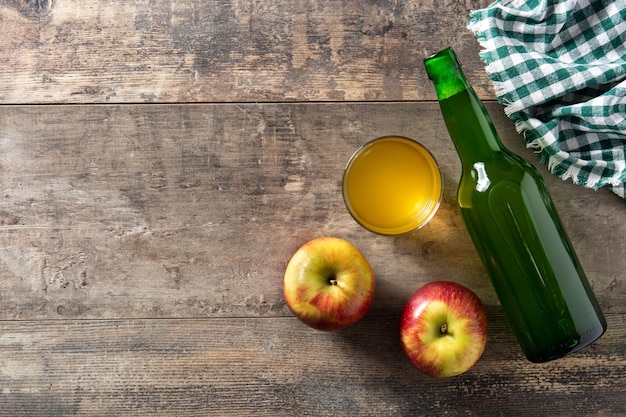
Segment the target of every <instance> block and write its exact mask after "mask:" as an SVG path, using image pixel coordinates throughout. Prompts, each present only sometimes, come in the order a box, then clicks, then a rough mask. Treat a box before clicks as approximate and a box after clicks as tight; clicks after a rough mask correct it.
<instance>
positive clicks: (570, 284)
mask: <svg viewBox="0 0 626 417" xmlns="http://www.w3.org/2000/svg"><path fill="white" fill-rule="evenodd" d="M446 54H453V52H451V51H447V52H446ZM444 58H446V59H447V58H448V57H446V56H445V54H444ZM451 58H455V57H454V56H453V55H451ZM439 63H440V64H441V65H443V64H444V62H439ZM448 64H449V65H451V66H452V67H454V69H453V71H454V73H455V76H456V77H458V78H459V80H455V81H454V83H455V85H453V87H452V89H450V88H448V89H447V90H446V91H445V93H444V94H439V97H440V107H441V110H442V114H443V116H444V119H445V121H446V126H447V128H448V131H449V133H450V136H451V138H452V139H453V142H454V144H455V147H456V149H457V152H458V153H459V156H460V158H461V161H462V167H463V171H462V174H461V181H460V183H459V189H458V195H457V196H458V203H459V207H460V210H461V214H462V217H463V220H464V222H465V224H466V226H467V229H468V231H469V234H470V236H471V238H472V241H473V243H474V246H475V247H476V250H477V252H478V254H479V256H480V258H481V261H482V263H483V265H484V267H485V269H486V270H487V273H488V276H489V278H490V280H491V282H492V284H493V286H494V289H495V291H496V293H497V295H498V298H499V300H500V303H501V305H502V308H503V309H504V311H505V313H506V315H507V317H508V319H509V322H510V323H511V326H512V327H513V330H514V332H515V335H516V337H517V339H518V341H519V343H520V345H521V347H522V350H523V351H524V354H525V355H526V357H527V358H528V359H529V360H530V361H533V362H545V361H548V360H552V359H556V358H559V357H561V356H563V355H565V354H567V353H570V352H573V351H576V350H578V349H580V348H582V347H584V346H587V345H588V344H590V343H591V342H593V341H594V340H596V339H597V338H598V337H600V336H601V335H602V334H603V333H604V331H605V330H606V322H605V320H604V317H603V315H602V312H601V310H600V308H599V306H598V303H597V301H596V299H595V296H594V295H593V292H592V290H591V288H590V286H589V283H588V280H587V278H586V276H585V273H584V271H583V269H582V267H581V265H580V262H579V260H578V258H577V256H576V254H575V252H574V250H573V248H572V245H571V243H570V241H569V238H568V237H567V234H566V232H565V230H564V228H563V225H562V223H561V221H560V220H559V217H558V214H557V212H556V209H555V207H554V204H553V202H552V199H551V198H550V196H549V194H548V191H547V189H546V187H545V184H544V183H543V179H542V178H541V176H540V174H539V173H538V172H537V170H536V169H535V168H534V167H533V166H532V165H531V164H529V163H528V162H526V161H524V160H523V159H522V158H520V157H518V156H517V155H515V154H513V153H511V152H510V151H508V150H507V149H506V148H504V147H503V146H502V144H501V143H500V141H499V138H498V136H497V133H496V132H495V129H494V128H493V125H492V123H491V120H490V118H489V116H488V114H487V112H486V111H485V109H484V107H483V106H482V103H481V102H480V100H479V99H478V98H477V96H476V94H475V93H474V91H473V90H472V88H471V86H470V85H469V84H468V83H467V81H466V80H465V79H464V76H463V74H462V72H461V71H460V68H459V67H458V63H457V62H456V59H453V60H450V62H449V63H448ZM427 67H428V64H427ZM431 70H432V69H431ZM429 73H430V71H429ZM431 78H433V77H432V76H431ZM435 78H436V75H435ZM433 81H435V83H437V80H435V79H433ZM444 82H445V81H444ZM439 92H440V89H438V93H439ZM442 96H443V99H442V98H441V97H442Z"/></svg>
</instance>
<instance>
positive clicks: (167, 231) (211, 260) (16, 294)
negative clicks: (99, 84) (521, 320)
mask: <svg viewBox="0 0 626 417" xmlns="http://www.w3.org/2000/svg"><path fill="white" fill-rule="evenodd" d="M489 108H490V109H491V110H492V113H493V114H494V118H495V120H496V123H497V126H498V129H499V130H500V131H501V133H502V137H503V140H504V141H505V142H506V143H507V144H509V145H511V148H512V149H514V150H515V151H516V152H518V153H521V154H522V155H524V156H526V157H527V158H528V159H530V160H531V161H534V162H536V159H537V158H536V157H535V156H534V155H533V154H532V153H531V152H530V151H528V150H526V149H524V145H523V141H522V139H521V138H520V137H519V135H517V134H516V133H515V130H514V127H513V126H512V123H510V122H509V121H508V120H507V119H506V118H505V117H504V116H503V113H502V109H501V107H500V106H499V105H490V106H489ZM444 129H445V128H444V126H443V121H442V119H441V116H440V114H439V109H438V106H437V104H435V103H410V104H399V103H396V104H393V103H386V104H363V103H362V104H276V105H268V104H264V105H254V104H249V105H235V104H233V105H178V106H169V105H168V106H154V105H132V106H131V105H122V106H53V107H48V106H28V107H23V106H18V107H4V108H3V109H2V116H1V118H0V132H2V134H1V137H0V155H1V160H0V164H1V168H0V169H1V174H2V175H1V178H0V184H1V185H2V195H1V197H2V210H1V211H0V242H1V245H0V277H1V278H2V279H1V280H0V293H1V294H2V297H0V312H1V313H0V314H1V316H0V317H1V318H3V319H26V320H32V319H49V318H89V319H101V318H131V317H137V318H139V317H141V318H150V317H167V318H171V317H232V316H275V315H285V314H288V312H287V310H286V307H285V305H284V301H283V297H282V287H281V286H282V273H283V271H284V267H285V266H286V263H287V261H288V260H289V258H290V256H291V255H292V254H293V252H295V250H296V249H297V248H298V247H299V246H300V245H301V244H303V243H304V242H306V241H307V240H309V239H311V238H313V237H317V236H320V235H334V236H338V237H343V238H345V239H348V240H350V241H352V242H353V243H354V244H355V245H357V247H359V248H360V249H361V250H362V251H363V252H364V253H365V254H366V256H368V257H369V258H370V261H371V263H372V265H373V266H374V269H375V273H376V275H377V276H378V279H379V282H380V285H379V291H380V297H379V298H378V299H377V300H376V302H375V304H374V309H375V310H392V311H398V310H399V309H400V308H401V307H402V305H403V302H404V301H405V300H406V299H407V298H408V296H409V295H410V294H411V293H412V292H413V291H414V290H415V289H416V288H417V286H418V285H420V284H423V283H425V282H427V281H429V280H432V279H437V278H439V279H445V278H451V277H453V278H455V279H457V280H459V281H461V282H462V283H463V284H465V285H468V286H469V287H471V288H474V289H475V290H476V291H477V292H478V294H479V295H480V296H481V298H483V300H484V301H485V302H486V303H487V304H491V305H495V304H497V300H496V298H495V294H494V293H493V291H492V289H491V286H490V285H489V283H488V282H487V280H486V278H485V276H484V270H483V269H482V267H481V266H480V263H479V260H478V257H477V255H476V252H475V250H474V248H473V246H472V244H471V241H470V239H469V237H468V235H467V232H466V230H465V227H464V225H463V222H462V220H461V218H460V215H459V213H458V210H457V209H456V202H455V201H456V200H455V194H456V186H457V181H458V178H459V174H460V164H459V160H458V157H457V155H456V152H455V151H454V148H453V146H452V142H451V140H450V139H449V137H448V136H447V133H446V132H445V130H444ZM390 133H394V134H399V135H404V136H408V137H412V138H415V139H417V140H419V141H421V142H422V143H424V145H426V146H427V147H428V148H429V149H430V150H431V151H432V152H433V154H434V155H435V157H436V158H437V159H438V161H439V163H440V165H441V169H442V174H443V177H444V189H445V196H444V199H443V203H442V206H441V208H440V210H439V212H438V213H437V215H436V216H435V218H434V219H433V220H432V221H431V223H429V224H428V225H427V226H426V227H425V228H423V229H421V230H419V231H417V232H414V233H412V234H409V235H405V236H401V237H397V238H390V237H382V236H376V235H374V234H372V233H369V232H366V231H365V230H363V229H361V228H360V227H359V226H358V225H357V224H356V223H355V222H354V221H353V220H352V219H351V217H350V216H349V214H348V213H347V211H346V209H345V206H344V204H343V200H342V197H341V175H342V170H343V167H344V166H345V164H346V162H347V160H348V159H349V157H350V155H351V154H352V153H353V152H354V150H355V149H356V148H357V147H358V146H359V145H361V144H363V143H365V142H366V141H368V140H370V139H372V138H374V137H377V136H381V135H384V134H390ZM540 169H542V172H543V173H544V176H545V178H546V181H547V183H548V186H549V187H550V189H551V190H552V191H553V197H554V199H555V202H556V204H557V208H558V209H559V210H560V212H561V216H562V219H563V222H564V223H565V226H566V229H567V230H568V231H569V232H570V234H571V236H570V237H571V239H572V241H573V244H574V246H575V248H576V249H577V251H578V252H579V256H580V258H581V261H582V263H583V266H584V267H585V268H586V270H587V272H588V274H589V279H590V281H591V283H592V285H593V287H594V289H595V291H596V293H597V295H598V297H599V299H600V301H601V303H602V306H603V308H604V309H605V311H607V312H616V313H626V309H625V307H624V306H625V305H626V303H625V301H626V300H625V298H626V291H625V289H624V286H623V285H622V283H621V280H620V276H621V273H622V271H624V270H625V269H626V242H624V239H623V237H624V236H625V235H626V229H625V227H626V225H625V224H624V223H623V222H620V221H618V220H617V218H616V216H618V217H619V216H620V215H619V213H623V210H624V206H623V201H621V200H620V199H619V198H617V197H614V196H613V195H612V194H611V193H606V192H594V191H591V190H585V189H582V188H580V187H577V186H574V185H572V184H570V183H567V182H563V181H561V180H559V179H557V178H555V177H552V176H551V175H550V174H548V173H547V171H546V170H545V168H540ZM590 205H593V206H594V210H592V211H590V210H588V207H589V206H590ZM619 218H621V217H619Z"/></svg>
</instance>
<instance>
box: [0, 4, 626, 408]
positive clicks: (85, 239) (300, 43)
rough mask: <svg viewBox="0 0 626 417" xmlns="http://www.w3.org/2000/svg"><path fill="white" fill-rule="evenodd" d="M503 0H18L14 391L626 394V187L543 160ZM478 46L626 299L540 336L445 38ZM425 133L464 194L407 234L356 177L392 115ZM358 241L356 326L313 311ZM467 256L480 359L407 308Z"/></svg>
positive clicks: (13, 77)
mask: <svg viewBox="0 0 626 417" xmlns="http://www.w3.org/2000/svg"><path fill="white" fill-rule="evenodd" d="M490 1H491V0H470V1H458V0H424V1H418V0H413V1H408V0H395V1H374V0H368V1H355V0H339V1H334V0H275V1H270V0H251V1H237V0H208V1H207V0H202V1H201V0H191V1H183V0H151V1H147V0H135V1H132V2H131V1H126V0H109V1H86V0H73V1H70V0H54V1H53V0H43V1H41V0H37V1H35V0H1V1H0V33H2V43H1V46H0V172H1V176H0V184H1V192H2V194H1V195H0V199H1V200H0V415H2V416H25V415H31V416H126V415H141V416H205V415H206V416H208V415H215V416H230V415H232V416H257V415H265V416H305V415H308V416H340V415H346V416H359V415H364V416H365V415H367V416H392V415H393V416H418V415H479V416H486V415H490V416H491V415H503V416H512V415H528V416H548V415H558V416H571V415H624V414H626V346H625V345H626V286H625V285H624V271H625V270H626V243H625V239H624V237H626V216H624V214H625V209H626V203H625V202H624V201H623V200H621V199H620V198H619V197H617V196H616V195H614V194H612V193H611V192H609V191H607V190H601V191H598V192H596V191H592V190H588V189H583V188H581V187H578V186H575V185H573V184H571V182H569V181H562V180H560V179H558V178H556V177H554V176H552V175H551V174H549V173H548V172H547V170H546V168H545V167H544V166H541V165H539V163H538V161H537V157H536V155H534V154H533V152H532V151H530V150H527V149H526V148H525V146H524V143H523V140H522V138H521V137H520V136H519V135H518V134H517V133H516V132H515V128H514V126H513V123H512V122H511V121H510V120H508V119H507V118H506V117H505V116H504V113H503V109H502V107H501V106H500V105H499V104H498V103H496V102H495V100H494V99H495V96H494V93H493V90H492V89H491V86H490V84H489V82H488V79H487V77H486V74H485V71H484V65H483V63H482V62H481V61H480V58H479V56H478V52H479V50H480V47H479V45H478V44H477V42H476V40H475V38H474V37H473V35H472V34H471V33H470V32H468V31H467V30H466V29H465V21H466V19H467V16H468V12H469V10H470V9H476V8H480V7H484V6H486V5H487V4H488V3H489V2H490ZM447 46H452V47H454V48H455V50H456V51H457V53H458V54H459V56H460V59H461V60H462V62H463V64H464V68H465V72H466V74H467V75H468V78H469V79H470V81H471V82H472V83H473V85H474V86H475V88H476V90H477V91H478V93H479V94H480V96H481V98H483V99H484V100H485V102H486V105H487V108H488V110H489V111H490V113H491V114H492V117H493V118H494V122H495V125H496V127H497V129H498V130H499V132H500V134H501V137H502V140H503V142H504V143H505V144H506V145H507V146H508V147H509V148H510V149H512V150H513V151H515V152H516V153H518V154H520V155H521V156H523V157H524V158H526V159H528V160H529V161H531V162H532V163H534V164H536V165H537V166H538V167H539V168H540V171H541V173H542V174H543V176H544V178H545V180H546V183H547V186H548V188H549V190H550V192H551V194H552V197H553V199H554V201H555V204H556V206H557V209H558V210H559V212H560V215H561V218H562V221H563V223H564V224H565V227H566V229H567V231H568V232H569V234H570V238H571V240H572V243H573V245H574V247H575V249H576V250H577V252H578V255H579V257H580V259H581V262H582V264H583V266H584V268H585V270H586V272H587V274H588V277H589V280H590V282H591V285H592V286H593V289H594V291H595V293H596V295H597V297H598V299H599V302H600V304H601V307H602V309H603V311H604V312H605V315H606V317H607V320H608V326H609V329H608V331H607V333H606V334H605V335H604V336H603V337H602V338H601V339H600V340H599V341H597V342H596V343H595V344H593V345H592V346H590V347H588V348H586V349H584V350H582V351H580V352H578V353H575V354H573V355H570V356H568V357H566V358H563V359H560V360H557V361H553V362H549V363H546V364H540V365H538V364H532V363H530V362H528V361H527V360H526V359H525V358H524V357H523V355H522V353H521V351H520V348H519V346H518V344H517V342H516V341H515V339H514V336H513V334H512V331H511V329H510V327H509V325H508V323H507V321H506V319H505V317H504V315H503V312H502V310H501V307H500V305H499V303H498V300H497V298H496V296H495V293H494V291H493V289H492V287H491V286H490V284H489V282H488V279H487V277H486V275H485V271H484V269H483V267H482V265H481V264H480V261H479V259H478V256H477V254H476V252H475V250H474V248H473V246H472V244H471V241H470V238H469V236H468V234H467V232H466V230H465V228H464V225H463V223H462V220H461V218H460V215H459V213H458V210H457V207H456V202H455V194H456V186H457V182H458V178H459V175H460V163H459V160H458V157H457V155H456V153H455V151H454V148H453V145H452V142H451V140H450V138H449V136H448V133H447V131H446V129H445V126H444V123H443V120H442V117H441V114H440V112H439V108H438V104H437V102H436V100H435V95H434V89H433V88H432V85H431V84H430V82H429V81H428V79H427V76H426V73H425V71H424V68H423V64H422V60H423V58H424V57H425V56H426V55H427V54H429V53H433V52H436V51H437V50H439V49H442V48H444V47H447ZM387 134H399V135H404V136H409V137H412V138H414V139H417V140H419V141H420V142H422V143H423V144H425V145H426V146H427V147H428V148H429V149H430V150H431V151H432V153H433V154H434V155H435V157H436V158H437V159H438V161H439V163H440V165H441V169H442V172H443V176H444V187H445V192H444V198H443V202H442V205H441V208H440V210H439V212H438V213H437V215H436V216H435V218H434V219H433V220H432V221H431V223H429V224H428V225H427V226H426V227H425V228H423V229H421V230H419V231H417V232H414V233H411V234H408V235H405V236H401V237H395V238H394V237H383V236H378V235H374V234H372V233H370V232H367V231H365V230H363V229H362V228H360V227H359V226H358V225H357V224H356V223H355V222H354V221H353V220H352V219H351V218H350V216H349V215H348V213H347V211H346V209H345V207H344V205H343V201H342V198H341V192H340V191H341V175H342V168H343V167H344V165H345V163H346V162H347V160H348V158H349V157H350V155H351V154H352V153H353V151H354V150H355V149H356V148H357V147H358V146H359V145H361V144H363V143H365V142H366V141H368V140H370V139H372V138H374V137H377V136H381V135H387ZM322 235H328V236H337V237H341V238H344V239H347V240H349V241H351V242H352V243H354V244H355V245H356V246H357V247H359V248H360V249H361V251H362V252H363V253H364V254H365V255H366V256H367V257H368V259H369V260H370V262H371V264H372V266H373V269H374V272H375V274H376V277H377V281H378V288H377V293H376V296H375V300H374V303H373V306H372V308H371V310H370V311H369V312H368V314H367V316H366V317H365V318H364V320H363V321H362V322H360V323H358V324H357V325H356V326H354V327H352V328H350V329H348V330H345V331H342V332H339V333H324V332H318V331H315V330H312V329H310V328H308V327H306V326H305V325H304V324H302V323H301V322H300V321H298V320H297V319H296V318H294V317H293V315H292V314H291V313H290V312H289V310H288V308H287V306H286V305H285V302H284V299H283V296H282V278H283V272H284V269H285V266H286V263H287V261H288V260H289V258H290V257H291V255H292V254H293V252H294V251H295V250H296V249H297V248H298V247H299V246H300V245H302V244H303V243H305V242H306V241H308V240H309V239H312V238H315V237H318V236H322ZM436 279H451V280H455V281H457V282H459V283H461V284H463V285H466V286H468V287H470V288H471V289H473V290H474V291H475V292H476V293H477V294H478V295H479V296H480V298H481V299H482V300H483V302H484V304H485V305H486V308H487V312H488V318H489V326H490V334H489V340H488V343H487V347H486V350H485V353H484V355H483V357H482V358H481V360H480V361H479V362H478V363H477V364H476V365H475V367H473V368H472V369H471V370H470V371H469V372H467V373H465V374H463V375H461V376H458V377H454V378H448V379H432V378H429V377H426V376H424V375H422V374H420V373H419V372H418V371H417V370H416V369H414V368H413V367H412V366H411V365H410V363H409V362H408V360H407V359H406V358H405V357H404V355H403V353H402V351H401V348H400V345H399V342H398V337H397V326H398V316H399V313H400V311H401V309H402V307H403V305H404V303H405V301H406V300H407V299H408V297H409V296H410V295H411V294H412V293H413V292H414V291H415V290H416V289H417V288H418V287H419V286H421V285H423V284H424V283H426V282H429V281H432V280H436Z"/></svg>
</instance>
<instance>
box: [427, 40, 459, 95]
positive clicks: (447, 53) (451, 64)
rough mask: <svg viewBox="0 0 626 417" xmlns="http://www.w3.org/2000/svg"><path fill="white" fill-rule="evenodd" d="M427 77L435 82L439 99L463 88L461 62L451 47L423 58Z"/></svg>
mask: <svg viewBox="0 0 626 417" xmlns="http://www.w3.org/2000/svg"><path fill="white" fill-rule="evenodd" d="M424 66H425V67H426V73H427V74H428V78H430V80H431V81H432V82H433V83H434V84H435V89H436V90H437V97H438V98H439V100H443V99H445V98H448V97H451V96H453V95H455V94H456V93H458V92H459V91H461V90H463V89H464V88H465V87H464V85H463V81H462V80H463V78H464V77H462V74H461V63H460V61H459V59H458V57H457V55H456V53H455V52H454V50H453V49H452V48H445V49H442V50H441V51H439V52H437V53H435V54H433V55H431V56H429V57H427V58H425V59H424Z"/></svg>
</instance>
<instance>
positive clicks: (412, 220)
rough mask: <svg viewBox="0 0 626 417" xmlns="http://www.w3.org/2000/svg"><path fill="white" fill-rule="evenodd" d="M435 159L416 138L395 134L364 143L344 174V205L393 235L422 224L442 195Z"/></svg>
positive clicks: (359, 218) (362, 221)
mask: <svg viewBox="0 0 626 417" xmlns="http://www.w3.org/2000/svg"><path fill="white" fill-rule="evenodd" d="M441 189H442V181H441V174H440V173H439V169H438V167H437V163H436V161H435V160H434V158H433V157H432V155H430V153H429V152H428V151H427V150H426V149H425V148H424V147H422V146H421V145H420V144H418V143H417V142H415V141H413V140H411V139H407V138H403V137H397V136H389V137H384V138H379V139H376V140H373V141H371V142H369V143H367V144H365V145H364V146H363V147H362V148H361V149H359V150H358V151H357V152H356V153H355V155H354V156H353V157H352V158H351V160H350V162H349V163H348V166H347V167H346V170H345V173H344V178H343V195H344V200H345V202H346V206H347V207H348V210H349V211H350V213H351V214H352V216H353V217H354V218H355V219H356V220H357V222H359V223H360V224H361V225H362V226H363V227H365V228H366V229H368V230H371V231H372V232H375V233H380V234H387V235H394V234H401V233H405V232H409V231H411V230H414V229H417V228H419V227H421V226H422V225H424V224H425V223H426V222H428V220H430V218H431V217H432V216H433V215H434V213H435V211H436V210H437V208H438V206H439V202H440V199H441Z"/></svg>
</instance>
